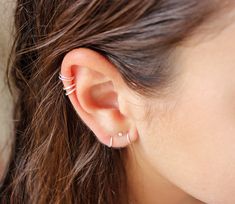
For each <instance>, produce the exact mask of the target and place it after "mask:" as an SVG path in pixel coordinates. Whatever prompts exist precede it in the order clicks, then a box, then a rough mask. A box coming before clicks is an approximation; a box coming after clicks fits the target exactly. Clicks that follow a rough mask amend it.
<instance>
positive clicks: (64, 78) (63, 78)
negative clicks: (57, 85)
mask: <svg viewBox="0 0 235 204" xmlns="http://www.w3.org/2000/svg"><path fill="white" fill-rule="evenodd" d="M59 79H60V80H61V81H72V80H74V76H71V77H67V76H63V75H62V74H61V73H60V74H59ZM75 86H76V84H71V85H69V86H67V87H64V88H63V90H65V91H66V93H65V95H66V96H67V95H69V94H71V93H73V92H74V91H75V90H76V88H75Z"/></svg>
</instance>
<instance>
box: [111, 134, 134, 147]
mask: <svg viewBox="0 0 235 204" xmlns="http://www.w3.org/2000/svg"><path fill="white" fill-rule="evenodd" d="M117 135H118V137H122V136H123V133H122V132H119V133H118V134H117ZM126 139H127V142H128V144H131V139H130V136H129V133H128V132H127V133H126ZM112 145H113V136H110V141H109V147H112Z"/></svg>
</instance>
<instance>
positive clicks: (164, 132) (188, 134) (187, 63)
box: [131, 21, 235, 204]
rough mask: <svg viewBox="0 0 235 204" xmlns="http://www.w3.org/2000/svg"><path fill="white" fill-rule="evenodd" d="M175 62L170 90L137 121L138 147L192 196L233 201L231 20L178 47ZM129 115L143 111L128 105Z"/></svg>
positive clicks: (234, 59) (234, 34)
mask: <svg viewBox="0 0 235 204" xmlns="http://www.w3.org/2000/svg"><path fill="white" fill-rule="evenodd" d="M233 22H235V21H233ZM192 40H193V39H192ZM195 42H196V41H195ZM174 66H175V68H176V69H178V70H179V72H180V74H179V75H178V76H177V77H178V78H177V79H176V80H177V82H176V84H177V85H176V86H175V87H174V93H173V94H172V95H171V97H169V98H165V99H163V100H159V99H153V100H151V102H150V104H151V110H152V112H151V117H149V118H148V120H145V121H144V120H136V121H137V122H136V126H137V129H138V133H139V144H138V147H137V149H138V150H137V151H138V152H139V155H142V157H143V159H144V160H145V161H146V162H148V163H151V165H152V166H153V168H154V169H155V170H156V171H158V172H160V173H161V174H162V175H163V176H165V177H166V178H168V179H169V180H170V181H171V182H172V183H174V184H176V185H177V186H179V187H180V188H182V189H183V190H184V191H185V192H187V193H189V194H191V195H192V196H194V197H195V198H197V199H200V200H202V201H203V202H206V203H213V204H217V203H221V204H222V203H235V196H234V189H235V23H231V24H230V25H229V26H226V28H225V29H224V30H222V31H221V32H219V33H218V34H217V35H216V36H214V37H213V38H208V39H206V40H204V41H202V42H200V43H198V42H196V43H194V44H193V45H192V46H183V45H182V46H181V47H178V49H176V58H175V61H174ZM142 110H143V106H142ZM131 114H132V115H133V117H136V118H138V116H139V115H141V114H142V113H141V110H140V108H139V109H138V108H137V107H134V106H133V109H132V110H131Z"/></svg>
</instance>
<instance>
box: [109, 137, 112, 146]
mask: <svg viewBox="0 0 235 204" xmlns="http://www.w3.org/2000/svg"><path fill="white" fill-rule="evenodd" d="M112 145H113V137H112V136H110V142H109V147H112Z"/></svg>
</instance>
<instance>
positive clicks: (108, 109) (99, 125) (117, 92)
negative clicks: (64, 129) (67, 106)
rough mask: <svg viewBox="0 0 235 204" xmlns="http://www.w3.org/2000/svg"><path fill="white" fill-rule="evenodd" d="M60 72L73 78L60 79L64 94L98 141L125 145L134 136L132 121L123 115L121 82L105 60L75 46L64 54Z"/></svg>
mask: <svg viewBox="0 0 235 204" xmlns="http://www.w3.org/2000/svg"><path fill="white" fill-rule="evenodd" d="M61 74H62V75H63V76H65V77H71V76H72V77H74V78H73V79H72V80H66V79H65V80H63V78H61V79H62V81H63V85H64V87H68V89H67V90H66V93H67V94H68V95H67V96H68V97H69V99H70V101H71V104H72V105H73V107H74V109H75V110H76V112H77V113H78V115H79V116H80V118H81V119H82V120H83V122H84V123H85V124H86V125H87V126H88V127H89V128H90V129H91V130H92V131H93V132H94V134H95V135H96V137H97V138H98V140H99V141H100V142H101V143H103V144H104V145H107V146H111V145H112V147H125V146H126V145H128V144H129V140H130V141H131V143H133V142H134V141H135V140H136V139H137V131H136V128H135V125H134V124H135V123H134V121H133V120H132V119H131V118H130V117H128V115H127V112H128V110H126V108H127V106H126V105H125V104H126V103H125V92H126V88H125V87H126V86H125V83H124V81H123V80H122V78H121V76H120V74H119V72H118V70H117V68H115V66H114V65H113V64H112V63H110V61H109V60H107V59H106V58H105V57H104V56H103V55H101V54H100V53H98V52H96V51H93V50H91V49H88V48H77V49H74V50H72V51H70V52H68V53H67V54H66V55H65V56H64V59H63V61H62V64H61ZM127 133H128V135H127ZM111 143H112V144H111Z"/></svg>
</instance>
